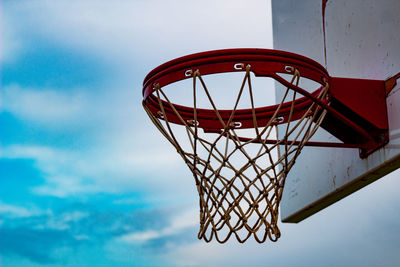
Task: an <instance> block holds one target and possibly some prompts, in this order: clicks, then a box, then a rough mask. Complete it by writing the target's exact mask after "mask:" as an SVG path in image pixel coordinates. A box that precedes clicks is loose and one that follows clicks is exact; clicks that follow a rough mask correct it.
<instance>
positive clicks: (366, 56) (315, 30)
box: [272, 0, 400, 222]
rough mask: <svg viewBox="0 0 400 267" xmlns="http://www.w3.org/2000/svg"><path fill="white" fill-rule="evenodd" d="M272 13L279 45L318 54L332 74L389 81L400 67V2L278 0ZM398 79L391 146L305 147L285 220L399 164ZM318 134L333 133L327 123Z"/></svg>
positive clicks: (391, 106) (284, 205)
mask: <svg viewBox="0 0 400 267" xmlns="http://www.w3.org/2000/svg"><path fill="white" fill-rule="evenodd" d="M272 16H273V32H274V36H273V39H274V49H279V50H285V51H289V52H294V53H297V54H301V55H304V56H306V57H309V58H312V59H314V60H316V61H317V62H319V63H320V64H322V65H323V66H325V67H326V69H327V70H328V72H329V74H330V76H333V77H347V78H360V79H376V80H385V79H387V78H389V77H392V76H394V75H396V74H397V73H399V72H400V34H399V33H400V31H399V29H400V1H398V0H385V1H379V0H364V1H360V0H328V1H326V0H303V1H299V0H272ZM399 85H400V81H397V86H396V87H395V88H394V89H393V90H392V91H391V93H390V94H389V95H388V97H387V109H388V110H387V111H388V120H389V136H390V141H389V143H388V144H387V145H386V146H385V147H384V148H381V149H379V150H377V151H375V152H374V153H373V154H371V155H369V156H368V157H367V158H365V159H361V158H360V156H359V151H358V150H357V149H349V148H325V147H323V148H321V147H317V148H312V147H305V148H304V149H303V151H302V153H301V155H300V157H299V158H298V159H297V161H296V164H295V165H294V167H293V168H292V170H291V171H290V173H289V175H288V177H287V180H286V184H285V188H284V192H283V198H282V202H281V219H282V221H283V222H299V221H301V220H303V219H305V218H307V217H309V216H311V215H312V214H314V213H316V212H318V211H320V210H321V209H323V208H325V207H327V206H329V205H331V204H332V203H334V202H336V201H338V200H340V199H342V198H344V197H346V196H347V195H349V194H352V193H353V192H355V191H357V190H358V189H360V188H362V187H364V186H366V185H368V184H370V183H372V182H374V181H376V180H377V179H379V178H381V177H383V176H385V175H386V174H388V173H390V172H392V171H394V170H396V169H397V168H399V167H400V86H399ZM281 92H282V90H276V95H277V97H279V94H281ZM315 138H316V139H318V138H325V139H326V138H328V139H329V138H333V137H332V136H330V134H329V133H327V132H325V131H324V130H323V129H320V130H318V132H317V134H316V136H315Z"/></svg>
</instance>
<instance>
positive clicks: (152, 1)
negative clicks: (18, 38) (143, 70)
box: [4, 0, 272, 65]
mask: <svg viewBox="0 0 400 267" xmlns="http://www.w3.org/2000/svg"><path fill="white" fill-rule="evenodd" d="M94 3H95V4H94ZM4 9H5V10H6V11H7V12H8V13H9V14H11V15H10V16H14V17H17V16H18V17H21V16H22V17H23V18H24V20H23V21H24V23H25V26H24V27H20V28H23V30H24V31H32V32H34V33H36V34H37V35H39V36H41V37H44V38H51V39H52V41H58V42H59V43H61V44H62V45H64V46H68V47H74V48H77V49H84V50H86V51H88V52H89V53H93V52H94V53H98V54H101V55H102V57H109V58H110V59H111V58H113V57H115V56H117V57H118V59H117V61H118V60H124V63H125V64H126V62H127V61H130V60H132V59H133V58H136V59H137V58H140V59H141V62H140V64H141V65H143V63H145V62H143V61H148V60H150V61H154V60H155V61H158V60H159V59H169V57H170V56H179V54H176V52H177V51H183V53H188V52H193V51H199V50H209V49H217V48H228V47H272V26H271V18H270V10H269V7H268V1H264V0H249V1H240V0H234V1H229V3H227V2H226V1H222V0H204V1H202V2H201V3H200V2H194V1H193V2H191V1H189V2H188V1H183V0H173V1H161V0H149V1H111V2H110V1H105V0H103V1H95V2H94V1H92V0H85V1H66V0H61V1H60V0H59V1H49V0H39V1H18V2H14V1H13V2H11V3H10V2H8V3H6V4H5V8H4ZM43 14H45V15H43ZM13 21H16V22H18V20H16V19H14V20H13ZM49 21H51V22H52V23H48V22H49ZM178 53H179V52H178ZM125 59H127V61H125ZM134 64H139V62H134ZM145 65H147V64H146V63H145Z"/></svg>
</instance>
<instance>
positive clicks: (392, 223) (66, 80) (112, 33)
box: [0, 0, 400, 266]
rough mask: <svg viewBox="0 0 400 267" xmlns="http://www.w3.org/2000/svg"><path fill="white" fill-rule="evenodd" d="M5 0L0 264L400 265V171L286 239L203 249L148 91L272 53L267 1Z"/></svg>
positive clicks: (181, 171)
mask: <svg viewBox="0 0 400 267" xmlns="http://www.w3.org/2000/svg"><path fill="white" fill-rule="evenodd" d="M227 3H228V1H222V0H203V1H196V2H194V1H183V0H169V1H165V0H164V1H162V0H147V1H144V0H135V1H122V0H117V1H102V0H99V1H90V0H80V1H74V0H72V1H70V0H69V1H67V0H58V1H50V0H34V1H28V0H19V1H15V0H12V1H11V0H9V1H8V0H3V1H2V2H1V28H2V29H1V30H2V32H1V50H0V51H1V54H0V57H1V91H0V266H266V265H267V264H269V265H270V266H400V256H399V255H400V253H399V249H398V248H399V247H400V235H398V233H399V232H398V228H399V221H400V220H399V219H400V213H399V211H398V207H399V205H400V199H399V197H398V190H397V188H398V187H399V185H400V182H399V177H400V173H399V171H397V172H393V173H391V174H389V175H387V176H386V177H384V178H383V179H380V180H378V181H377V182H375V183H373V184H372V185H369V186H367V187H366V188H363V189H362V190H360V191H358V192H356V193H354V194H352V195H351V196H349V197H347V198H345V199H343V200H341V201H340V202H338V203H335V204H334V205H332V206H330V207H329V208H327V209H325V210H323V211H321V212H319V213H318V214H316V215H313V216H311V217H310V218H308V219H306V220H304V221H303V222H301V223H299V224H280V229H281V232H282V234H283V235H282V237H281V239H280V240H279V241H278V242H277V243H271V242H266V243H263V244H258V243H256V242H255V241H254V240H249V241H248V242H246V243H245V244H239V243H238V242H236V241H235V240H230V241H229V242H227V243H226V244H223V245H221V244H218V243H216V242H211V243H206V242H204V241H203V240H198V239H197V231H198V227H199V225H198V218H199V215H198V195H197V192H196V188H195V184H194V181H193V177H192V175H191V173H190V171H189V170H188V168H187V166H186V165H185V164H184V162H183V161H182V160H181V159H180V158H179V156H178V154H177V153H176V151H175V150H174V148H173V147H172V146H170V144H168V143H167V141H166V140H164V139H163V137H162V135H161V134H160V133H159V132H158V131H157V130H156V129H155V128H154V126H153V125H152V123H151V121H150V120H149V119H148V117H147V115H146V114H145V112H144V110H143V108H142V105H141V101H142V81H143V79H144V77H145V76H146V74H147V73H148V72H149V71H150V70H151V69H152V68H154V67H156V66H158V65H159V64H162V63H164V62H166V61H168V60H170V59H173V58H176V57H179V56H183V55H186V54H190V53H194V52H200V51H206V50H213V49H221V48H237V47H262V48H272V25H271V11H270V6H269V2H268V1H265V0H247V1H238V0H231V1H229V4H227Z"/></svg>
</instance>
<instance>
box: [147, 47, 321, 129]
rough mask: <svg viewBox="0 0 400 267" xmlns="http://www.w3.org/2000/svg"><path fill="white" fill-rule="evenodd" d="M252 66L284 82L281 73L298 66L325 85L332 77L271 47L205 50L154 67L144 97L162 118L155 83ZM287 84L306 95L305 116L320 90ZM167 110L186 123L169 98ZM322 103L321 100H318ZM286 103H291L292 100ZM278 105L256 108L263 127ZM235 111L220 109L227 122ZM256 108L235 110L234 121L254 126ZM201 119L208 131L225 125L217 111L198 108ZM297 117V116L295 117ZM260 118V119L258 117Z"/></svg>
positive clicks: (188, 114) (187, 116) (189, 116)
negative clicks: (253, 111) (196, 73)
mask: <svg viewBox="0 0 400 267" xmlns="http://www.w3.org/2000/svg"><path fill="white" fill-rule="evenodd" d="M247 65H251V72H253V73H254V74H255V75H256V76H265V77H272V78H274V79H275V80H278V81H281V79H282V78H281V77H280V76H279V75H278V73H284V74H293V72H294V70H295V69H297V70H298V71H299V72H300V74H301V77H305V78H307V79H310V80H313V81H315V82H317V83H319V84H321V88H322V87H323V86H325V85H326V81H328V80H329V75H328V72H327V71H326V69H325V68H324V67H323V66H321V65H320V64H319V63H317V62H316V61H314V60H312V59H309V58H307V57H304V56H301V55H297V54H294V53H290V52H285V51H279V50H271V49H255V48H254V49H251V48H245V49H224V50H215V51H208V52H202V53H197V54H192V55H188V56H184V57H180V58H177V59H174V60H171V61H169V62H167V63H164V64H162V65H160V66H159V67H157V68H155V69H154V70H152V71H151V72H150V73H149V74H148V75H147V76H146V78H145V80H144V82H143V99H144V105H146V106H147V107H148V108H149V110H150V111H151V112H152V114H153V115H155V116H156V117H159V118H161V115H160V114H159V111H160V110H161V107H160V103H159V101H158V99H157V97H156V96H155V95H154V94H153V92H154V90H155V89H154V88H155V87H154V85H155V84H158V85H159V86H160V87H161V88H162V87H164V86H166V85H168V84H171V83H174V82H177V81H180V80H184V79H188V78H192V76H191V73H193V72H194V71H196V70H199V71H200V73H201V75H208V74H216V73H224V72H238V71H242V72H243V71H245V66H247ZM285 86H288V87H290V88H291V89H292V90H294V91H296V92H298V93H300V94H302V95H303V96H304V97H303V98H300V99H297V100H296V101H295V103H294V104H295V105H296V110H297V111H298V112H297V114H296V115H297V116H302V114H304V112H305V107H306V106H309V105H310V104H312V103H313V102H316V101H315V100H316V97H317V95H318V93H319V91H320V89H318V90H316V91H315V92H313V93H308V92H307V91H305V90H303V89H302V88H299V87H297V86H295V85H288V84H285ZM161 102H162V105H163V107H164V109H165V112H166V115H167V117H168V121H170V122H173V123H177V124H183V122H182V120H181V119H180V118H178V117H177V116H176V114H175V113H174V111H173V109H172V108H171V107H170V106H169V104H168V103H167V102H165V101H161ZM317 102H320V101H317ZM284 105H291V102H288V103H285V104H284ZM276 107H277V106H276V105H273V106H265V107H261V108H257V109H255V112H256V116H257V118H263V120H260V121H259V126H263V125H264V124H266V123H267V122H268V120H269V119H270V118H271V117H272V115H273V113H274V112H273V111H274V110H276ZM174 108H176V109H177V110H179V113H180V115H181V116H182V118H183V119H184V120H193V108H192V107H185V106H180V105H176V104H174ZM231 112H232V111H231V110H222V111H220V113H221V117H222V118H223V120H224V121H228V119H229V116H230V114H231ZM287 114H288V112H287V109H285V108H284V107H283V108H282V109H281V111H280V112H279V114H278V116H279V117H280V119H279V121H278V122H277V123H286V122H287V117H286V116H285V115H287ZM252 116H253V115H252V109H241V110H237V111H236V112H235V117H234V121H235V122H238V123H239V124H238V125H239V126H240V127H237V128H251V127H254V124H253V117H252ZM197 119H198V123H199V127H201V128H203V129H205V130H208V131H218V129H220V128H221V124H220V122H218V121H216V115H215V112H214V110H205V109H197ZM292 119H295V118H292ZM258 120H259V119H258Z"/></svg>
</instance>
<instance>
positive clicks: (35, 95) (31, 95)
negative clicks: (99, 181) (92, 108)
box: [0, 85, 89, 126]
mask: <svg viewBox="0 0 400 267" xmlns="http://www.w3.org/2000/svg"><path fill="white" fill-rule="evenodd" d="M1 98H2V102H1V107H0V108H1V110H3V111H8V112H11V113H13V114H15V115H16V116H18V117H20V118H21V119H24V120H29V121H33V122H39V123H43V124H45V123H50V125H49V126H54V125H55V124H56V125H57V124H61V125H64V124H65V123H68V122H72V121H80V119H82V116H83V115H85V114H84V112H83V111H84V110H85V106H87V105H88V104H89V101H88V99H87V96H86V95H85V93H84V91H83V90H68V91H62V90H58V91H57V90H54V89H43V88H40V89H39V88H21V87H20V86H18V85H11V86H5V87H4V88H3V89H2V93H1ZM78 119H79V120H78Z"/></svg>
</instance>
